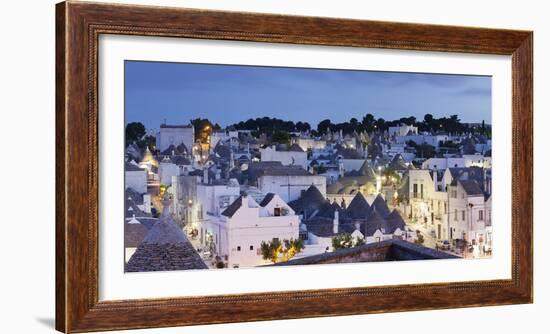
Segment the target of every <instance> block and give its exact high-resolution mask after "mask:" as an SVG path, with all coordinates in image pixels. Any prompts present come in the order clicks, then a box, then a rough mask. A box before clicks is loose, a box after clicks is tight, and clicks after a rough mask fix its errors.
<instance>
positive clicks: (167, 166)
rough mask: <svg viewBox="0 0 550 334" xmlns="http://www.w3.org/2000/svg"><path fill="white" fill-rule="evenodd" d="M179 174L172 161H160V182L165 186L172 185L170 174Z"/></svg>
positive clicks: (176, 166) (178, 169)
mask: <svg viewBox="0 0 550 334" xmlns="http://www.w3.org/2000/svg"><path fill="white" fill-rule="evenodd" d="M178 175H180V168H179V166H178V165H176V164H173V163H166V162H161V163H160V164H159V178H160V183H161V184H165V185H167V186H171V185H172V176H178Z"/></svg>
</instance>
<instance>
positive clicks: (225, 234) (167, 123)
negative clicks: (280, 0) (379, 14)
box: [56, 1, 533, 332]
mask: <svg viewBox="0 0 550 334" xmlns="http://www.w3.org/2000/svg"><path fill="white" fill-rule="evenodd" d="M56 9H57V19H56V28H57V29H56V32H57V33H56V43H57V48H56V50H57V51H56V58H57V61H56V66H57V78H56V85H57V87H56V88H57V89H56V113H57V114H56V116H57V121H56V122H57V123H56V134H57V137H56V139H57V151H56V152H57V164H56V166H57V174H56V182H57V183H56V185H57V191H56V192H57V210H56V221H57V223H56V238H57V241H56V273H57V277H56V283H57V285H56V328H57V329H58V330H60V331H64V332H82V331H97V330H116V329H129V328H148V327H166V326H180V325H193V324H211V323H222V322H236V321H254V320H271V319H288V318H299V317H319V316H333V315H349V314H364V313H379V312H396V311H408V310H427V309H439V308H450V307H472V306H484V305H503V304H517V303H530V302H532V298H533V297H532V296H533V293H532V270H533V260H532V255H533V254H532V237H533V236H532V186H533V185H532V159H533V157H532V152H533V151H532V149H533V145H532V93H533V87H532V47H533V46H532V32H529V31H515V30H498V29H484V28H471V27H450V26H436V25H420V24H408V23H394V22H376V21H358V20H345V19H333V18H316V17H297V16H281V15H268V14H253V13H238V12H221V11H203V10H196V9H181V8H167V7H147V6H129V5H114V4H99V3H86V2H73V1H68V2H63V3H60V4H58V5H57V8H56Z"/></svg>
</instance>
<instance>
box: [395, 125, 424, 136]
mask: <svg viewBox="0 0 550 334" xmlns="http://www.w3.org/2000/svg"><path fill="white" fill-rule="evenodd" d="M409 133H410V134H414V135H416V134H418V127H416V126H414V125H407V124H401V125H400V126H390V127H389V128H388V134H389V135H390V136H406V135H407V134H409Z"/></svg>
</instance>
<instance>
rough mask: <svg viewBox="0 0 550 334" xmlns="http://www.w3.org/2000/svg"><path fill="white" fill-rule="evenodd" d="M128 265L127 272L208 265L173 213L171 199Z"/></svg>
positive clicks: (167, 200) (204, 267)
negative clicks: (170, 206)
mask: <svg viewBox="0 0 550 334" xmlns="http://www.w3.org/2000/svg"><path fill="white" fill-rule="evenodd" d="M162 204H163V205H164V209H163V211H162V215H161V217H160V219H159V221H158V222H157V223H155V225H153V227H152V228H151V229H150V230H149V232H148V233H147V235H146V236H145V238H144V239H143V241H142V242H141V244H140V245H139V246H138V248H137V249H136V252H135V253H134V254H133V255H132V257H131V258H130V260H129V261H128V264H127V265H126V271H127V272H143V271H169V270H188V269H207V268H208V267H207V266H206V264H204V262H203V261H202V259H201V258H200V256H199V254H198V253H197V252H196V251H195V249H194V248H193V245H191V243H190V242H189V240H188V239H187V237H186V236H185V234H184V233H183V231H182V230H181V228H180V227H178V226H177V225H176V223H175V222H174V220H173V219H172V217H171V215H170V209H169V205H170V200H169V199H168V198H167V197H165V198H164V200H163V202H162Z"/></svg>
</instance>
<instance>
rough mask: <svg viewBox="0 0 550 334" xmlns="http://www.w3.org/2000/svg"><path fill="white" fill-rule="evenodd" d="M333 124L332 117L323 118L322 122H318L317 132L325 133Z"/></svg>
mask: <svg viewBox="0 0 550 334" xmlns="http://www.w3.org/2000/svg"><path fill="white" fill-rule="evenodd" d="M332 126H333V124H332V122H331V121H330V119H325V120H322V121H321V122H319V124H317V132H318V133H319V134H325V133H327V130H329V129H330V128H331V127H332Z"/></svg>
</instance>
